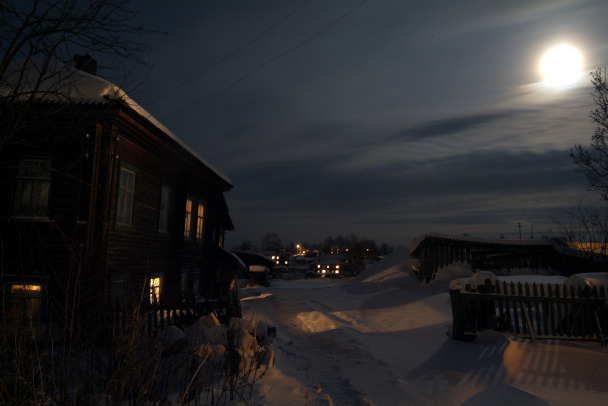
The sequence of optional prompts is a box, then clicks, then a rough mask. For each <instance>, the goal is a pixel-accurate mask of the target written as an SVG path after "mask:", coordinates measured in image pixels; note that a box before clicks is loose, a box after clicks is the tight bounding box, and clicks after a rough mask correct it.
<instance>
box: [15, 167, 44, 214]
mask: <svg viewBox="0 0 608 406" xmlns="http://www.w3.org/2000/svg"><path fill="white" fill-rule="evenodd" d="M50 189H51V160H50V159H37V158H25V159H21V160H20V161H19V173H18V174H17V190H16V193H15V206H14V211H13V214H14V215H15V216H19V217H31V218H36V217H46V218H48V215H49V213H48V211H49V191H50Z"/></svg>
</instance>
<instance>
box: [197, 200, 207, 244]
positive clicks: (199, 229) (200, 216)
mask: <svg viewBox="0 0 608 406" xmlns="http://www.w3.org/2000/svg"><path fill="white" fill-rule="evenodd" d="M204 215H205V206H203V204H201V203H199V204H198V215H197V220H196V238H197V239H198V240H202V239H203V218H204Z"/></svg>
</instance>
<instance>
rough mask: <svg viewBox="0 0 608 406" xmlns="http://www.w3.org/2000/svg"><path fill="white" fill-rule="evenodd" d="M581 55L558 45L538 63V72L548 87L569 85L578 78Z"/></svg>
mask: <svg viewBox="0 0 608 406" xmlns="http://www.w3.org/2000/svg"><path fill="white" fill-rule="evenodd" d="M581 67H582V58H581V54H580V52H579V51H578V50H576V49H575V48H573V47H571V46H568V45H560V46H556V47H554V48H551V49H550V50H549V51H547V52H546V53H545V54H544V55H543V57H542V59H541V62H540V72H541V75H542V76H543V78H544V80H545V83H546V84H547V85H549V86H567V85H571V84H573V83H574V82H576V80H577V79H578V78H579V77H580V73H581Z"/></svg>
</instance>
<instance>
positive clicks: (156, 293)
mask: <svg viewBox="0 0 608 406" xmlns="http://www.w3.org/2000/svg"><path fill="white" fill-rule="evenodd" d="M163 279H164V278H163V274H153V275H151V276H150V278H149V279H148V287H149V288H150V304H151V305H153V304H154V299H153V297H156V304H157V305H158V304H160V303H161V300H162V297H163V285H164V281H163ZM156 280H158V284H156Z"/></svg>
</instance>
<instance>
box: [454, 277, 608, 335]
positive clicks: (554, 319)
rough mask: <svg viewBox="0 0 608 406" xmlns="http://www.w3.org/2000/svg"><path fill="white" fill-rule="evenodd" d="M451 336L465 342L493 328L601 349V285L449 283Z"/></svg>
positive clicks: (606, 305) (606, 322)
mask: <svg viewBox="0 0 608 406" xmlns="http://www.w3.org/2000/svg"><path fill="white" fill-rule="evenodd" d="M450 297H451V303H452V317H453V322H454V324H453V330H452V337H453V338H455V339H458V340H465V341H471V340H473V339H474V338H475V337H476V333H477V332H480V331H482V330H486V329H493V330H496V331H500V332H503V333H506V334H508V335H512V336H516V337H526V338H530V339H532V340H533V341H534V340H535V339H550V338H553V339H561V340H581V341H595V342H600V343H601V345H602V346H606V332H607V331H608V300H606V289H605V287H604V286H597V285H595V286H588V285H578V286H574V285H572V284H567V283H562V284H551V283H536V282H534V283H532V284H530V283H523V284H522V283H521V282H518V283H514V282H510V283H509V282H506V281H500V280H492V279H491V278H488V279H486V280H485V283H483V284H480V285H477V286H475V284H471V283H466V281H464V280H456V281H452V284H451V285H450Z"/></svg>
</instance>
